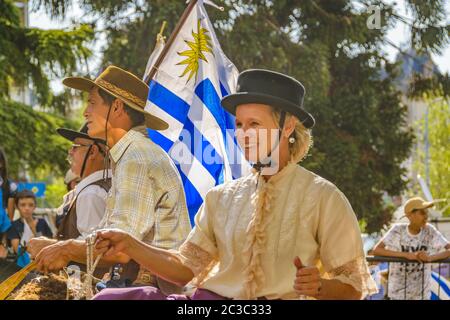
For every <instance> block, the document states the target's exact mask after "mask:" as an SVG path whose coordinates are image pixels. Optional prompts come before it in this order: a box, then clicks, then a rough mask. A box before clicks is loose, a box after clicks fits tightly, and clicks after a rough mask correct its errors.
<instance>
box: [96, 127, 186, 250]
mask: <svg viewBox="0 0 450 320" xmlns="http://www.w3.org/2000/svg"><path fill="white" fill-rule="evenodd" d="M143 130H145V128H143V127H135V128H133V129H131V130H130V131H129V132H128V133H127V134H126V135H125V136H123V137H122V139H120V140H119V141H118V142H117V143H116V144H115V145H114V146H113V147H112V148H111V150H110V157H111V160H112V161H113V177H112V186H111V190H110V192H109V194H108V198H107V200H106V212H105V216H104V219H103V222H102V226H104V227H107V228H118V229H121V230H124V231H127V232H128V233H130V234H132V235H133V236H135V237H136V238H138V239H139V240H142V241H144V242H145V243H148V244H151V245H153V246H155V247H158V248H164V249H177V248H178V247H179V246H180V245H181V244H182V243H183V242H184V240H185V239H186V237H187V236H188V234H189V232H190V230H191V225H190V222H189V215H188V211H187V208H186V199H185V195H184V190H183V187H182V183H181V178H180V176H179V173H178V171H177V169H176V167H175V165H174V163H173V162H172V160H171V159H170V158H169V155H168V154H167V153H166V152H164V150H162V149H161V148H160V147H159V146H158V145H156V144H155V143H153V142H152V141H151V140H150V139H149V138H148V137H147V136H146V135H144V134H143V132H144V131H143Z"/></svg>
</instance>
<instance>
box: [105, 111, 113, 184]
mask: <svg viewBox="0 0 450 320" xmlns="http://www.w3.org/2000/svg"><path fill="white" fill-rule="evenodd" d="M111 109H112V104H111V105H110V106H109V109H108V114H107V115H106V122H105V142H106V145H105V146H106V154H105V158H104V164H103V180H106V179H107V178H108V171H109V164H110V163H109V146H108V121H109V115H110V114H111Z"/></svg>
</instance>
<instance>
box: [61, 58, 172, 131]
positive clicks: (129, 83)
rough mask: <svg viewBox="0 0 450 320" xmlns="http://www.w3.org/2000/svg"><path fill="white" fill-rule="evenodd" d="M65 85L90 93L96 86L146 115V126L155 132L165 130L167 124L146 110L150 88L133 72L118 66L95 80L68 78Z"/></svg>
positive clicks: (109, 69)
mask: <svg viewBox="0 0 450 320" xmlns="http://www.w3.org/2000/svg"><path fill="white" fill-rule="evenodd" d="M63 84H64V85H66V86H67V87H69V88H72V89H76V90H81V91H86V92H89V91H90V90H91V89H92V88H93V87H94V86H96V87H99V88H101V89H102V90H105V91H106V92H108V93H109V94H110V95H112V96H114V97H116V98H117V99H120V100H121V101H123V102H124V103H125V104H126V105H128V106H129V107H130V108H133V109H134V110H136V111H139V112H142V113H143V114H144V115H145V126H146V127H147V128H150V129H154V130H165V129H167V128H168V127H169V125H168V124H167V122H165V121H164V120H162V119H161V118H159V117H157V116H155V115H153V114H151V113H149V112H148V111H146V110H145V104H146V101H147V96H148V90H149V87H148V85H147V84H145V82H143V81H142V80H141V79H139V78H138V77H136V76H135V75H134V74H132V73H131V72H128V71H125V70H123V69H121V68H119V67H116V66H109V67H107V68H106V69H105V70H104V71H103V72H102V73H101V74H100V75H99V76H98V77H97V78H96V79H95V80H91V79H88V78H83V77H68V78H65V79H64V80H63Z"/></svg>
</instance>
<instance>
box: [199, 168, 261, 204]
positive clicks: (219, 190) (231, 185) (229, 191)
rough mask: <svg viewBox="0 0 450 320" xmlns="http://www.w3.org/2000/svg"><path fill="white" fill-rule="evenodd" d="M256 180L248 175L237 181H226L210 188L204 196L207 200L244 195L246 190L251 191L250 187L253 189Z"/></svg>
mask: <svg viewBox="0 0 450 320" xmlns="http://www.w3.org/2000/svg"><path fill="white" fill-rule="evenodd" d="M256 180H257V179H256V176H255V175H253V174H248V175H245V176H243V177H241V178H238V179H234V180H231V181H226V182H224V183H222V184H220V185H218V186H215V187H213V188H211V189H210V190H209V191H208V193H207V195H206V196H207V197H209V198H220V199H228V198H233V197H235V196H236V195H238V194H242V193H245V192H247V191H248V190H253V189H252V187H253V188H254V187H255V184H256Z"/></svg>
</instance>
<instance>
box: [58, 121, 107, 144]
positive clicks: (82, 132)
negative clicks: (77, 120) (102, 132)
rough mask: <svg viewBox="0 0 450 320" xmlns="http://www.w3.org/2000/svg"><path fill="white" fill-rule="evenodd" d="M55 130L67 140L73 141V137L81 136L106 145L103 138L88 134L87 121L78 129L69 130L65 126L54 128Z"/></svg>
mask: <svg viewBox="0 0 450 320" xmlns="http://www.w3.org/2000/svg"><path fill="white" fill-rule="evenodd" d="M56 132H58V134H59V135H60V136H62V137H63V138H65V139H67V140H69V141H74V140H75V139H78V138H81V139H88V140H92V141H93V142H96V143H101V144H104V145H106V142H105V140H102V139H98V138H92V137H90V136H89V135H88V133H87V132H88V127H87V123H85V124H84V125H83V126H82V127H81V129H80V131H75V130H71V129H67V128H58V129H56Z"/></svg>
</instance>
